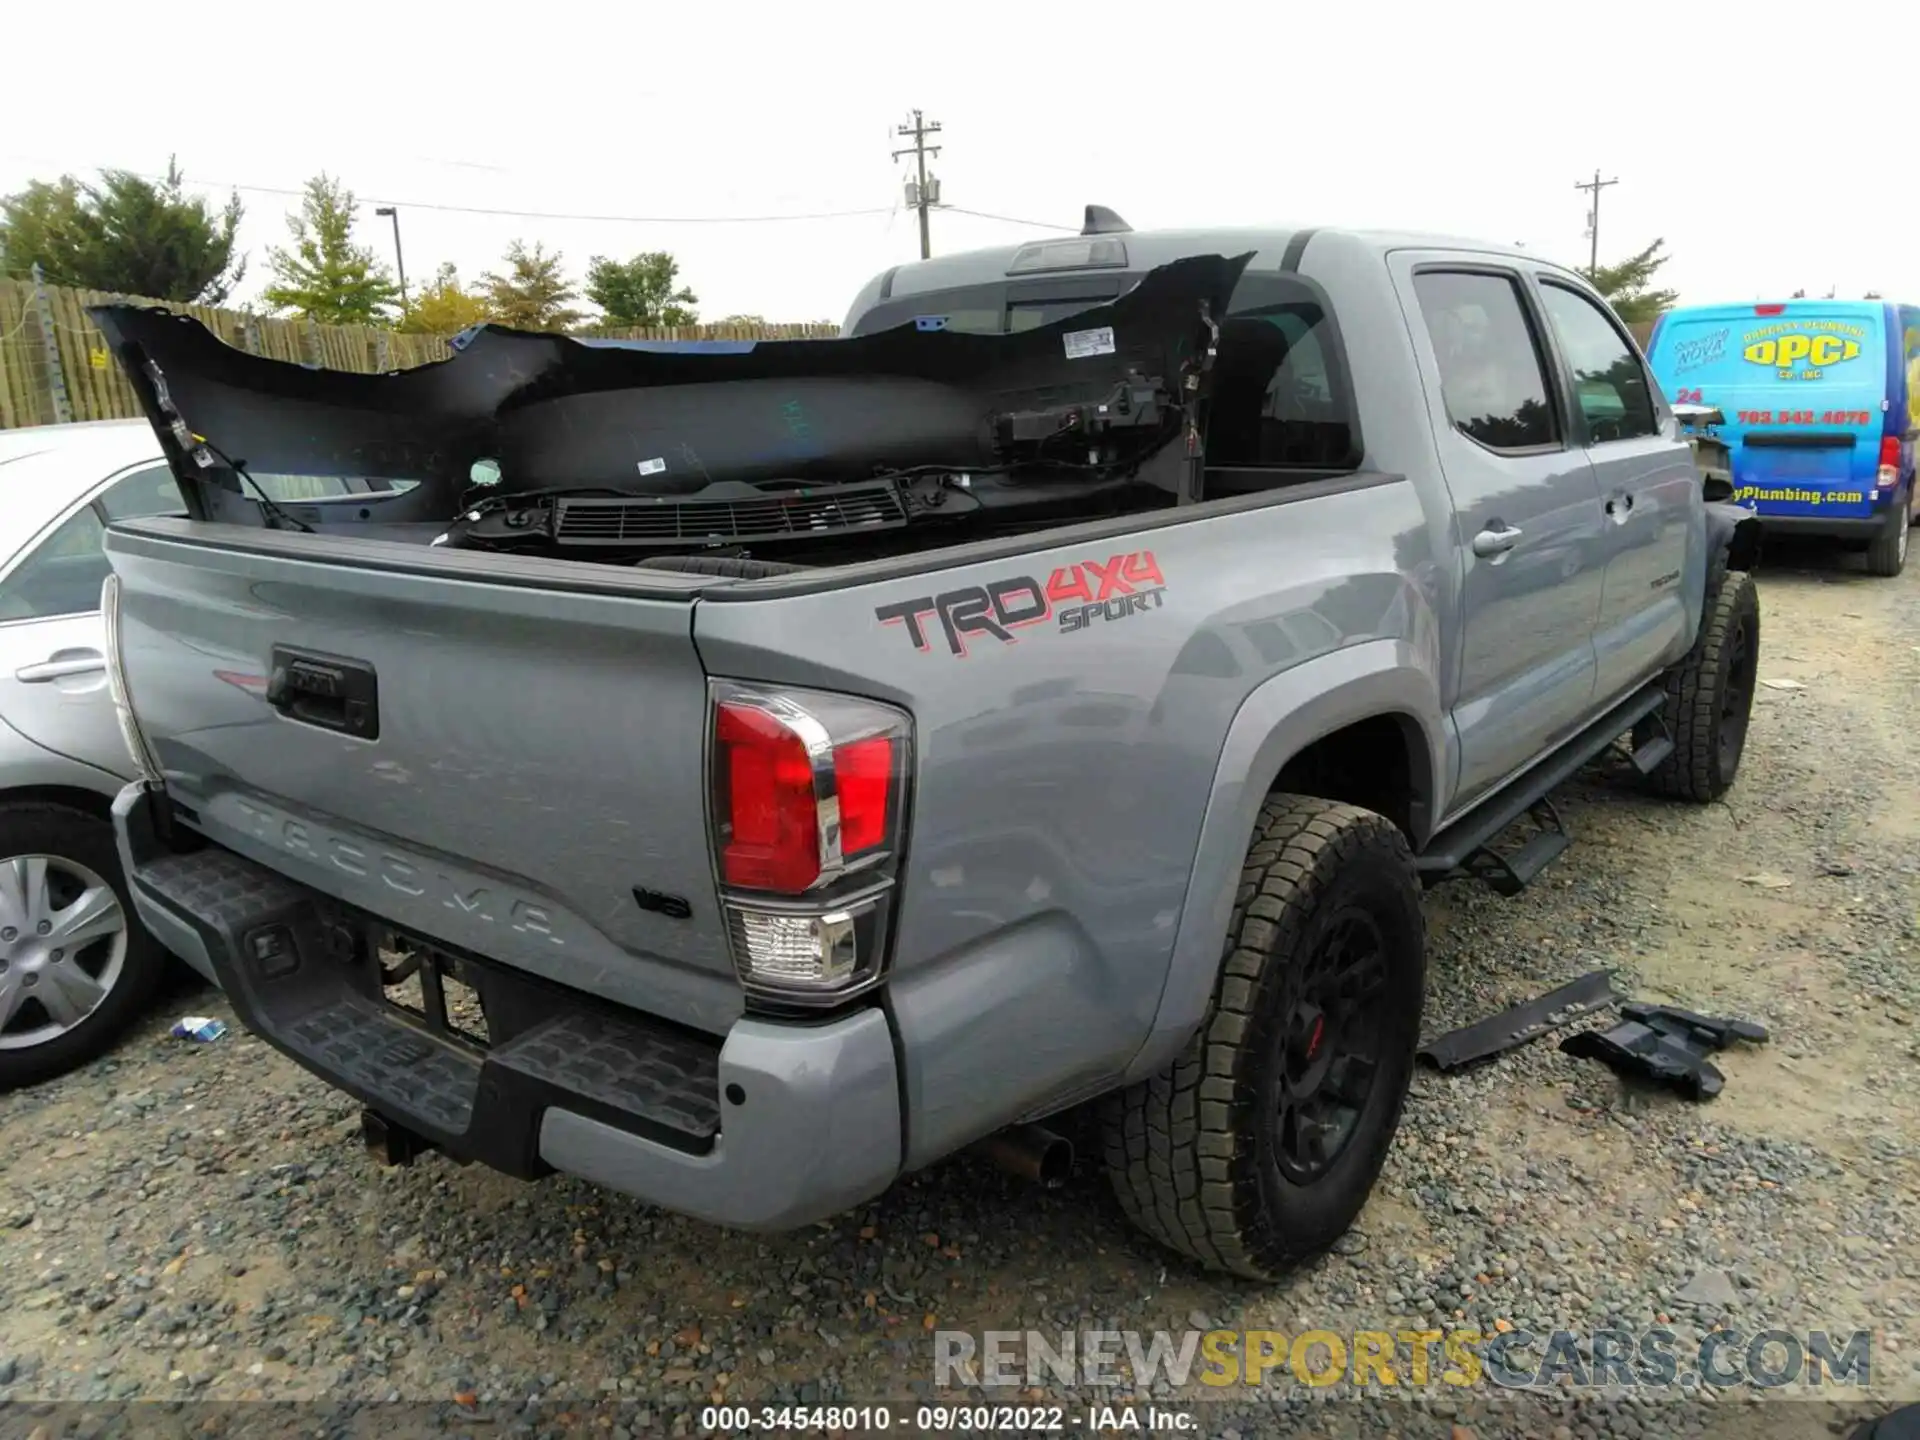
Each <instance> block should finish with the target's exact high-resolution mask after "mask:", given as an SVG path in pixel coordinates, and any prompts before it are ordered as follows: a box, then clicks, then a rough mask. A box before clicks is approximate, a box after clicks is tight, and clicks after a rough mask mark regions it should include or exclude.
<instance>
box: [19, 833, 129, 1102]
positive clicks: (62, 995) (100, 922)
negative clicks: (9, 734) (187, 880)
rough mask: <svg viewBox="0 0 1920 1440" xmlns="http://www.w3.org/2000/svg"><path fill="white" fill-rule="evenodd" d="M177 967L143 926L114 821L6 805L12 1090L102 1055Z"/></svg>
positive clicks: (61, 1072)
mask: <svg viewBox="0 0 1920 1440" xmlns="http://www.w3.org/2000/svg"><path fill="white" fill-rule="evenodd" d="M165 966H166V953H165V952H164V951H163V950H162V949H161V948H160V947H159V945H157V944H156V943H155V942H154V940H153V938H152V937H151V936H149V935H148V934H147V933H146V931H145V930H144V929H142V928H141V926H140V923H139V921H138V920H137V919H135V918H134V914H133V906H132V903H131V900H130V898H129V896H128V895H127V889H126V881H125V880H124V879H123V878H122V876H121V873H120V859H119V855H118V853H117V851H116V850H115V848H114V841H113V829H112V827H111V826H110V825H108V824H107V822H106V821H104V820H100V819H97V818H95V817H94V816H91V815H85V814H82V813H81V812H79V811H77V810H69V809H67V808H66V807H65V806H61V805H46V804H39V803H26V802H14V803H11V804H0V1090H7V1089H12V1088H13V1087H15V1086H18V1085H27V1084H32V1083H33V1082H35V1081H39V1080H45V1079H49V1078H51V1077H52V1076H55V1075H59V1074H63V1073H64V1072H66V1071H68V1070H71V1069H73V1068H75V1067H76V1066H78V1065H82V1064H85V1063H86V1062H87V1061H89V1060H92V1059H93V1058H95V1057H96V1056H98V1055H100V1054H102V1053H103V1052H104V1051H105V1050H106V1049H107V1048H108V1047H109V1046H110V1045H112V1044H113V1042H114V1040H115V1039H117V1038H118V1036H119V1034H120V1032H121V1031H122V1030H124V1029H125V1028H126V1026H127V1024H128V1022H129V1021H131V1020H132V1019H133V1018H134V1017H135V1016H136V1015H138V1014H139V1013H140V1011H141V1009H142V1008H143V1007H144V1006H145V1005H146V1003H147V1001H148V999H149V998H150V997H151V996H152V994H153V992H154V988H155V986H156V985H157V984H158V983H159V980H160V977H161V974H162V972H163V971H164V969H165Z"/></svg>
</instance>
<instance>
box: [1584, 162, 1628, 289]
mask: <svg viewBox="0 0 1920 1440" xmlns="http://www.w3.org/2000/svg"><path fill="white" fill-rule="evenodd" d="M1619 183H1620V181H1619V180H1618V178H1615V179H1612V180H1602V179H1601V178H1600V172H1599V171H1598V170H1596V171H1594V172H1593V179H1591V180H1581V181H1579V182H1577V183H1576V184H1575V185H1574V187H1573V188H1574V189H1576V190H1587V191H1591V192H1592V194H1593V208H1592V209H1591V210H1589V211H1588V212H1587V236H1588V238H1589V239H1590V240H1592V241H1593V247H1592V249H1591V250H1590V251H1589V252H1588V256H1587V278H1588V279H1589V280H1591V279H1592V278H1593V277H1594V275H1595V274H1597V273H1598V272H1599V269H1600V192H1601V191H1602V190H1604V189H1606V188H1607V186H1609V185H1618V184H1619Z"/></svg>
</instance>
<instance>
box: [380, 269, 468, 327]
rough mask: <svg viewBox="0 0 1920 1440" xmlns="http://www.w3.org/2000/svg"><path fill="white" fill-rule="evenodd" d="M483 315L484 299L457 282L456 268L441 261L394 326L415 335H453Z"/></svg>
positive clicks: (458, 277) (457, 273) (458, 279)
mask: <svg viewBox="0 0 1920 1440" xmlns="http://www.w3.org/2000/svg"><path fill="white" fill-rule="evenodd" d="M487 318H488V317H487V302H486V300H485V299H484V298H483V297H481V296H479V295H476V294H475V293H474V292H473V291H471V290H468V289H467V288H466V287H465V286H463V285H462V284H461V283H460V272H459V271H458V270H456V269H454V268H453V266H452V265H442V266H441V267H440V268H439V269H438V270H436V271H435V272H434V276H433V279H432V280H430V281H428V282H427V284H426V285H425V286H424V287H422V288H421V289H420V290H419V291H417V292H415V294H414V297H413V303H412V304H410V305H409V306H407V311H406V314H404V315H403V316H401V318H400V324H399V326H398V327H397V328H399V329H401V330H407V331H411V332H412V333H414V334H416V335H457V334H459V333H460V331H462V330H465V329H466V328H467V327H468V326H470V325H478V324H480V323H481V322H483V321H484V320H486V319H487Z"/></svg>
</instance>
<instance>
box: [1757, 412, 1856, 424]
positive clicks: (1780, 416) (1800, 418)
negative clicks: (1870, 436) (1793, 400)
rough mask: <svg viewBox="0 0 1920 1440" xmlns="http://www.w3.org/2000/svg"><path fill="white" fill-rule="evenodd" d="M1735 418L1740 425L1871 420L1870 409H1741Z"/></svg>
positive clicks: (1838, 422) (1836, 422)
mask: <svg viewBox="0 0 1920 1440" xmlns="http://www.w3.org/2000/svg"><path fill="white" fill-rule="evenodd" d="M1735 418H1736V419H1737V420H1738V422H1739V423H1740V424H1742V425H1866V424H1870V423H1871V422H1872V420H1873V412H1872V411H1870V410H1780V411H1774V410H1741V411H1737V412H1736V414H1735Z"/></svg>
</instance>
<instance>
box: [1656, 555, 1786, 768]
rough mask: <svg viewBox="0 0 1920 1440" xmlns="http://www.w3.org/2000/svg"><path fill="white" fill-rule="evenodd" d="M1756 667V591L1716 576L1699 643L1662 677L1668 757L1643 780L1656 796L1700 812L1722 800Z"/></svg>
mask: <svg viewBox="0 0 1920 1440" xmlns="http://www.w3.org/2000/svg"><path fill="white" fill-rule="evenodd" d="M1759 663H1760V595H1759V592H1758V590H1756V589H1755V588H1754V583H1753V577H1752V576H1751V575H1749V574H1747V573H1746V572H1745V571H1744V570H1723V571H1721V573H1720V580H1719V583H1718V584H1717V585H1716V586H1715V587H1714V589H1713V591H1712V593H1710V594H1709V595H1708V596H1707V603H1706V608H1705V611H1704V613H1703V614H1702V615H1701V617H1700V636H1699V638H1698V639H1697V640H1696V641H1695V642H1694V646H1693V649H1692V650H1691V651H1689V652H1688V654H1687V658H1686V659H1685V660H1684V661H1682V662H1681V663H1680V664H1679V665H1678V666H1676V667H1675V668H1674V669H1673V670H1671V671H1669V672H1668V674H1667V703H1666V711H1665V714H1666V721H1667V728H1668V730H1669V731H1670V732H1671V734H1672V736H1673V753H1672V754H1671V755H1669V756H1667V758H1666V759H1665V760H1663V761H1661V762H1660V765H1659V767H1658V768H1657V769H1655V770H1654V772H1653V774H1652V775H1650V776H1648V777H1647V778H1648V783H1649V784H1651V785H1652V786H1653V788H1654V789H1655V790H1656V791H1658V792H1659V793H1660V794H1662V795H1668V796H1671V797H1673V798H1674V799H1677V800H1692V801H1694V802H1695V803H1697V804H1703V805H1704V804H1706V803H1708V802H1709V801H1713V800H1718V799H1719V798H1720V797H1721V796H1722V795H1724V794H1726V793H1727V789H1728V787H1729V786H1731V785H1732V784H1733V777H1734V776H1735V775H1736V774H1738V773H1739V770H1740V757H1741V755H1742V754H1743V753H1744V752H1745V750H1746V746H1747V722H1748V720H1749V719H1750V718H1751V716H1752V714H1753V688H1754V679H1755V675H1756V673H1757V669H1758V666H1759Z"/></svg>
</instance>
